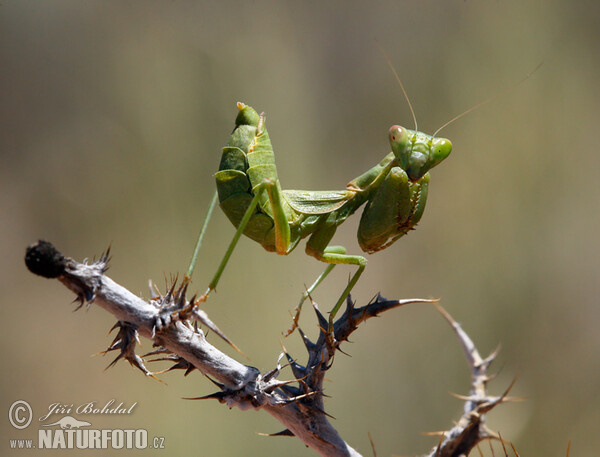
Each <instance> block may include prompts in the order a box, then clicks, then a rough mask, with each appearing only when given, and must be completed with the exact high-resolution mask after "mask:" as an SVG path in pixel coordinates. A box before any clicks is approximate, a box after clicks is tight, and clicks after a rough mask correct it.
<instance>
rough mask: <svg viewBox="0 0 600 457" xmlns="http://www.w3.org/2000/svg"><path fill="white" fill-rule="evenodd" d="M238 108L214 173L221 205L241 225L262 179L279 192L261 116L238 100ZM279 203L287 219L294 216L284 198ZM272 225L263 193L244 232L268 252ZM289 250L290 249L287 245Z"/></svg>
mask: <svg viewBox="0 0 600 457" xmlns="http://www.w3.org/2000/svg"><path fill="white" fill-rule="evenodd" d="M238 109H239V113H238V116H237V118H236V126H235V129H234V130H233V133H232V134H231V136H230V138H229V142H228V143H227V145H226V146H225V147H224V148H223V153H222V155H221V163H220V165H219V171H218V172H217V173H216V175H215V178H216V183H217V191H218V194H219V203H220V206H221V208H222V209H223V212H224V213H225V214H226V215H227V217H228V218H229V220H230V221H231V222H232V223H233V225H235V226H236V227H237V226H239V225H240V222H241V220H242V218H243V216H244V214H245V213H246V211H247V209H248V207H249V206H250V203H251V202H252V199H253V197H254V195H255V190H256V189H257V187H258V186H260V185H261V184H262V183H264V182H265V181H267V182H272V183H273V184H274V185H275V186H277V187H278V189H279V192H280V193H281V188H280V184H279V180H278V179H277V169H276V167H275V156H274V154H273V147H272V146H271V140H270V139H269V134H268V133H267V130H266V128H265V127H264V124H263V121H262V118H261V117H260V116H258V114H257V113H256V111H254V110H253V109H252V108H250V107H249V106H245V105H244V104H243V103H238ZM282 206H283V210H284V211H285V213H286V215H287V216H288V219H293V216H294V211H293V210H292V208H291V207H290V206H289V205H288V204H287V202H286V201H285V199H283V201H282ZM274 228H275V226H274V222H273V212H272V209H271V205H270V204H269V199H268V195H267V193H266V192H264V193H262V195H261V196H260V200H259V202H258V206H257V208H256V210H255V211H254V213H253V214H252V216H251V217H250V220H249V221H248V224H247V225H246V227H245V229H244V234H245V235H246V236H248V237H249V238H251V239H253V240H255V241H257V242H259V243H260V244H261V245H262V246H263V247H264V248H265V249H266V250H267V251H276V246H275V232H274ZM292 248H293V246H292ZM289 251H291V248H288V252H289ZM286 253H287V252H286Z"/></svg>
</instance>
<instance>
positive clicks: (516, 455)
mask: <svg viewBox="0 0 600 457" xmlns="http://www.w3.org/2000/svg"><path fill="white" fill-rule="evenodd" d="M510 447H512V450H513V452H514V453H515V457H520V456H519V453H518V452H517V450H516V449H515V445H514V444H512V443H510ZM567 457H569V454H568V450H567Z"/></svg>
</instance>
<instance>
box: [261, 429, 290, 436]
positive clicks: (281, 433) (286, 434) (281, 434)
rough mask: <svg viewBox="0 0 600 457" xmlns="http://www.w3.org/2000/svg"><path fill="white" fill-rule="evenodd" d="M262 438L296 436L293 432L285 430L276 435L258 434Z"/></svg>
mask: <svg viewBox="0 0 600 457" xmlns="http://www.w3.org/2000/svg"><path fill="white" fill-rule="evenodd" d="M259 435H262V436H296V435H294V433H293V432H291V431H289V430H288V429H287V428H286V429H285V430H282V431H280V432H277V433H259Z"/></svg>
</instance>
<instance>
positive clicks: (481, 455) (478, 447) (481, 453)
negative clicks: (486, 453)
mask: <svg viewBox="0 0 600 457" xmlns="http://www.w3.org/2000/svg"><path fill="white" fill-rule="evenodd" d="M477 450H478V451H479V455H480V457H483V452H482V451H481V447H480V446H479V443H477Z"/></svg>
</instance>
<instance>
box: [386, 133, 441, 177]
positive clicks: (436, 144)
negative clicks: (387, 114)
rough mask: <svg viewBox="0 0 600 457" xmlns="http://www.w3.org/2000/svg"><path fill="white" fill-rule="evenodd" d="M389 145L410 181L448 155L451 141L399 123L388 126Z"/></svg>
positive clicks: (423, 173) (420, 175)
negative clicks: (410, 128)
mask: <svg viewBox="0 0 600 457" xmlns="http://www.w3.org/2000/svg"><path fill="white" fill-rule="evenodd" d="M389 136H390V145H391V146H392V151H393V152H394V156H396V159H398V162H399V164H400V167H401V168H402V169H403V170H404V171H406V174H407V175H408V178H409V179H410V180H411V181H413V182H414V181H417V180H419V179H421V178H422V177H423V175H425V173H427V172H428V171H429V170H430V169H431V168H433V167H435V166H436V165H437V164H438V163H440V162H441V161H442V160H444V159H445V158H446V157H448V156H449V155H450V152H451V151H452V143H450V140H446V139H445V138H435V137H433V136H430V135H427V134H425V133H421V132H417V131H415V130H408V129H405V128H404V127H401V126H399V125H393V126H392V127H391V128H390V134H389Z"/></svg>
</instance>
